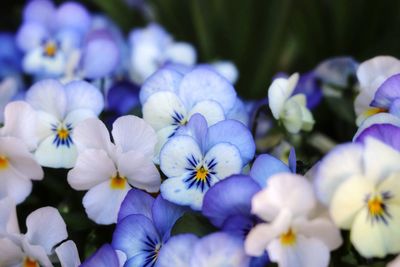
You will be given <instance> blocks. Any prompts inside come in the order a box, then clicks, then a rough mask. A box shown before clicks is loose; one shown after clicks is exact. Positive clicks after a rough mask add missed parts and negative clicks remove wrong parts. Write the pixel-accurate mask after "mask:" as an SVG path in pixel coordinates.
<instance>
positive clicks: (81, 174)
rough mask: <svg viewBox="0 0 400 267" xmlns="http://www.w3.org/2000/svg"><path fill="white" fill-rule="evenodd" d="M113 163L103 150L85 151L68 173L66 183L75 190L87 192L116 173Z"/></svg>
mask: <svg viewBox="0 0 400 267" xmlns="http://www.w3.org/2000/svg"><path fill="white" fill-rule="evenodd" d="M116 171H117V170H116V168H115V165H114V162H113V161H112V159H110V157H109V156H108V155H107V153H106V152H105V151H104V150H98V149H86V150H84V151H83V152H82V153H80V154H79V156H78V158H77V160H76V164H75V166H74V168H73V169H72V170H70V171H69V172H68V183H69V185H70V186H71V187H72V188H73V189H75V190H88V189H90V188H92V187H94V186H96V185H98V184H100V183H102V182H104V181H107V180H109V179H110V178H111V177H113V175H114V174H115V173H116Z"/></svg>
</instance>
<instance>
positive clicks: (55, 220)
mask: <svg viewBox="0 0 400 267" xmlns="http://www.w3.org/2000/svg"><path fill="white" fill-rule="evenodd" d="M26 227H27V229H28V231H27V232H26V237H27V239H28V240H29V243H30V244H32V245H39V246H41V247H43V248H44V249H45V251H46V253H47V254H48V255H50V254H51V253H52V249H53V248H54V246H55V245H57V244H58V243H60V242H61V241H63V240H64V239H66V238H67V237H68V233H67V226H66V225H65V222H64V220H63V218H62V217H61V215H60V213H59V212H58V210H57V209H55V208H52V207H44V208H40V209H37V210H35V211H34V212H32V213H31V214H29V216H28V217H27V218H26Z"/></svg>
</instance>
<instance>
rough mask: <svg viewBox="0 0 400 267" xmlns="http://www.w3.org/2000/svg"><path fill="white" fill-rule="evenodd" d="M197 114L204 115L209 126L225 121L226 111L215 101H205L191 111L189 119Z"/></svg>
mask: <svg viewBox="0 0 400 267" xmlns="http://www.w3.org/2000/svg"><path fill="white" fill-rule="evenodd" d="M196 113H199V114H201V115H203V116H204V118H205V119H206V120H207V124H208V125H209V126H211V125H214V124H216V123H217V122H220V121H222V120H224V119H225V115H224V110H223V109H222V107H221V105H220V104H218V102H216V101H213V100H204V101H200V102H198V103H197V104H196V105H195V106H194V107H193V108H192V109H191V110H190V111H189V114H188V117H189V118H190V117H191V116H192V115H194V114H196Z"/></svg>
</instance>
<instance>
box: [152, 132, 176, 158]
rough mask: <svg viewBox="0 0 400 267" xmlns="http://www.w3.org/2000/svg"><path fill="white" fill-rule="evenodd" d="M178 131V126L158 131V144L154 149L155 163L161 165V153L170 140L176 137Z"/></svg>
mask: <svg viewBox="0 0 400 267" xmlns="http://www.w3.org/2000/svg"><path fill="white" fill-rule="evenodd" d="M175 131H176V126H174V125H171V126H167V127H164V128H162V129H161V130H159V131H157V139H158V141H157V144H156V147H155V149H154V159H153V161H154V163H155V164H158V165H160V152H161V149H162V148H163V146H164V145H165V143H167V142H168V140H169V138H170V137H172V136H173V135H174V133H175Z"/></svg>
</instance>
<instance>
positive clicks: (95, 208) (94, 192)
mask: <svg viewBox="0 0 400 267" xmlns="http://www.w3.org/2000/svg"><path fill="white" fill-rule="evenodd" d="M129 189H131V187H130V186H129V185H127V184H125V185H124V187H123V188H116V189H114V188H112V187H111V179H110V180H109V181H105V182H102V183H101V184H98V185H96V186H95V187H93V188H91V189H90V190H89V191H88V192H87V193H86V194H85V197H84V198H83V201H82V203H83V206H84V207H85V211H86V214H87V215H88V217H89V218H90V219H91V220H93V221H94V222H96V223H98V224H112V223H116V222H117V218H118V211H119V208H120V206H121V203H122V201H123V200H124V198H125V196H126V194H127V193H128V191H129Z"/></svg>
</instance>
